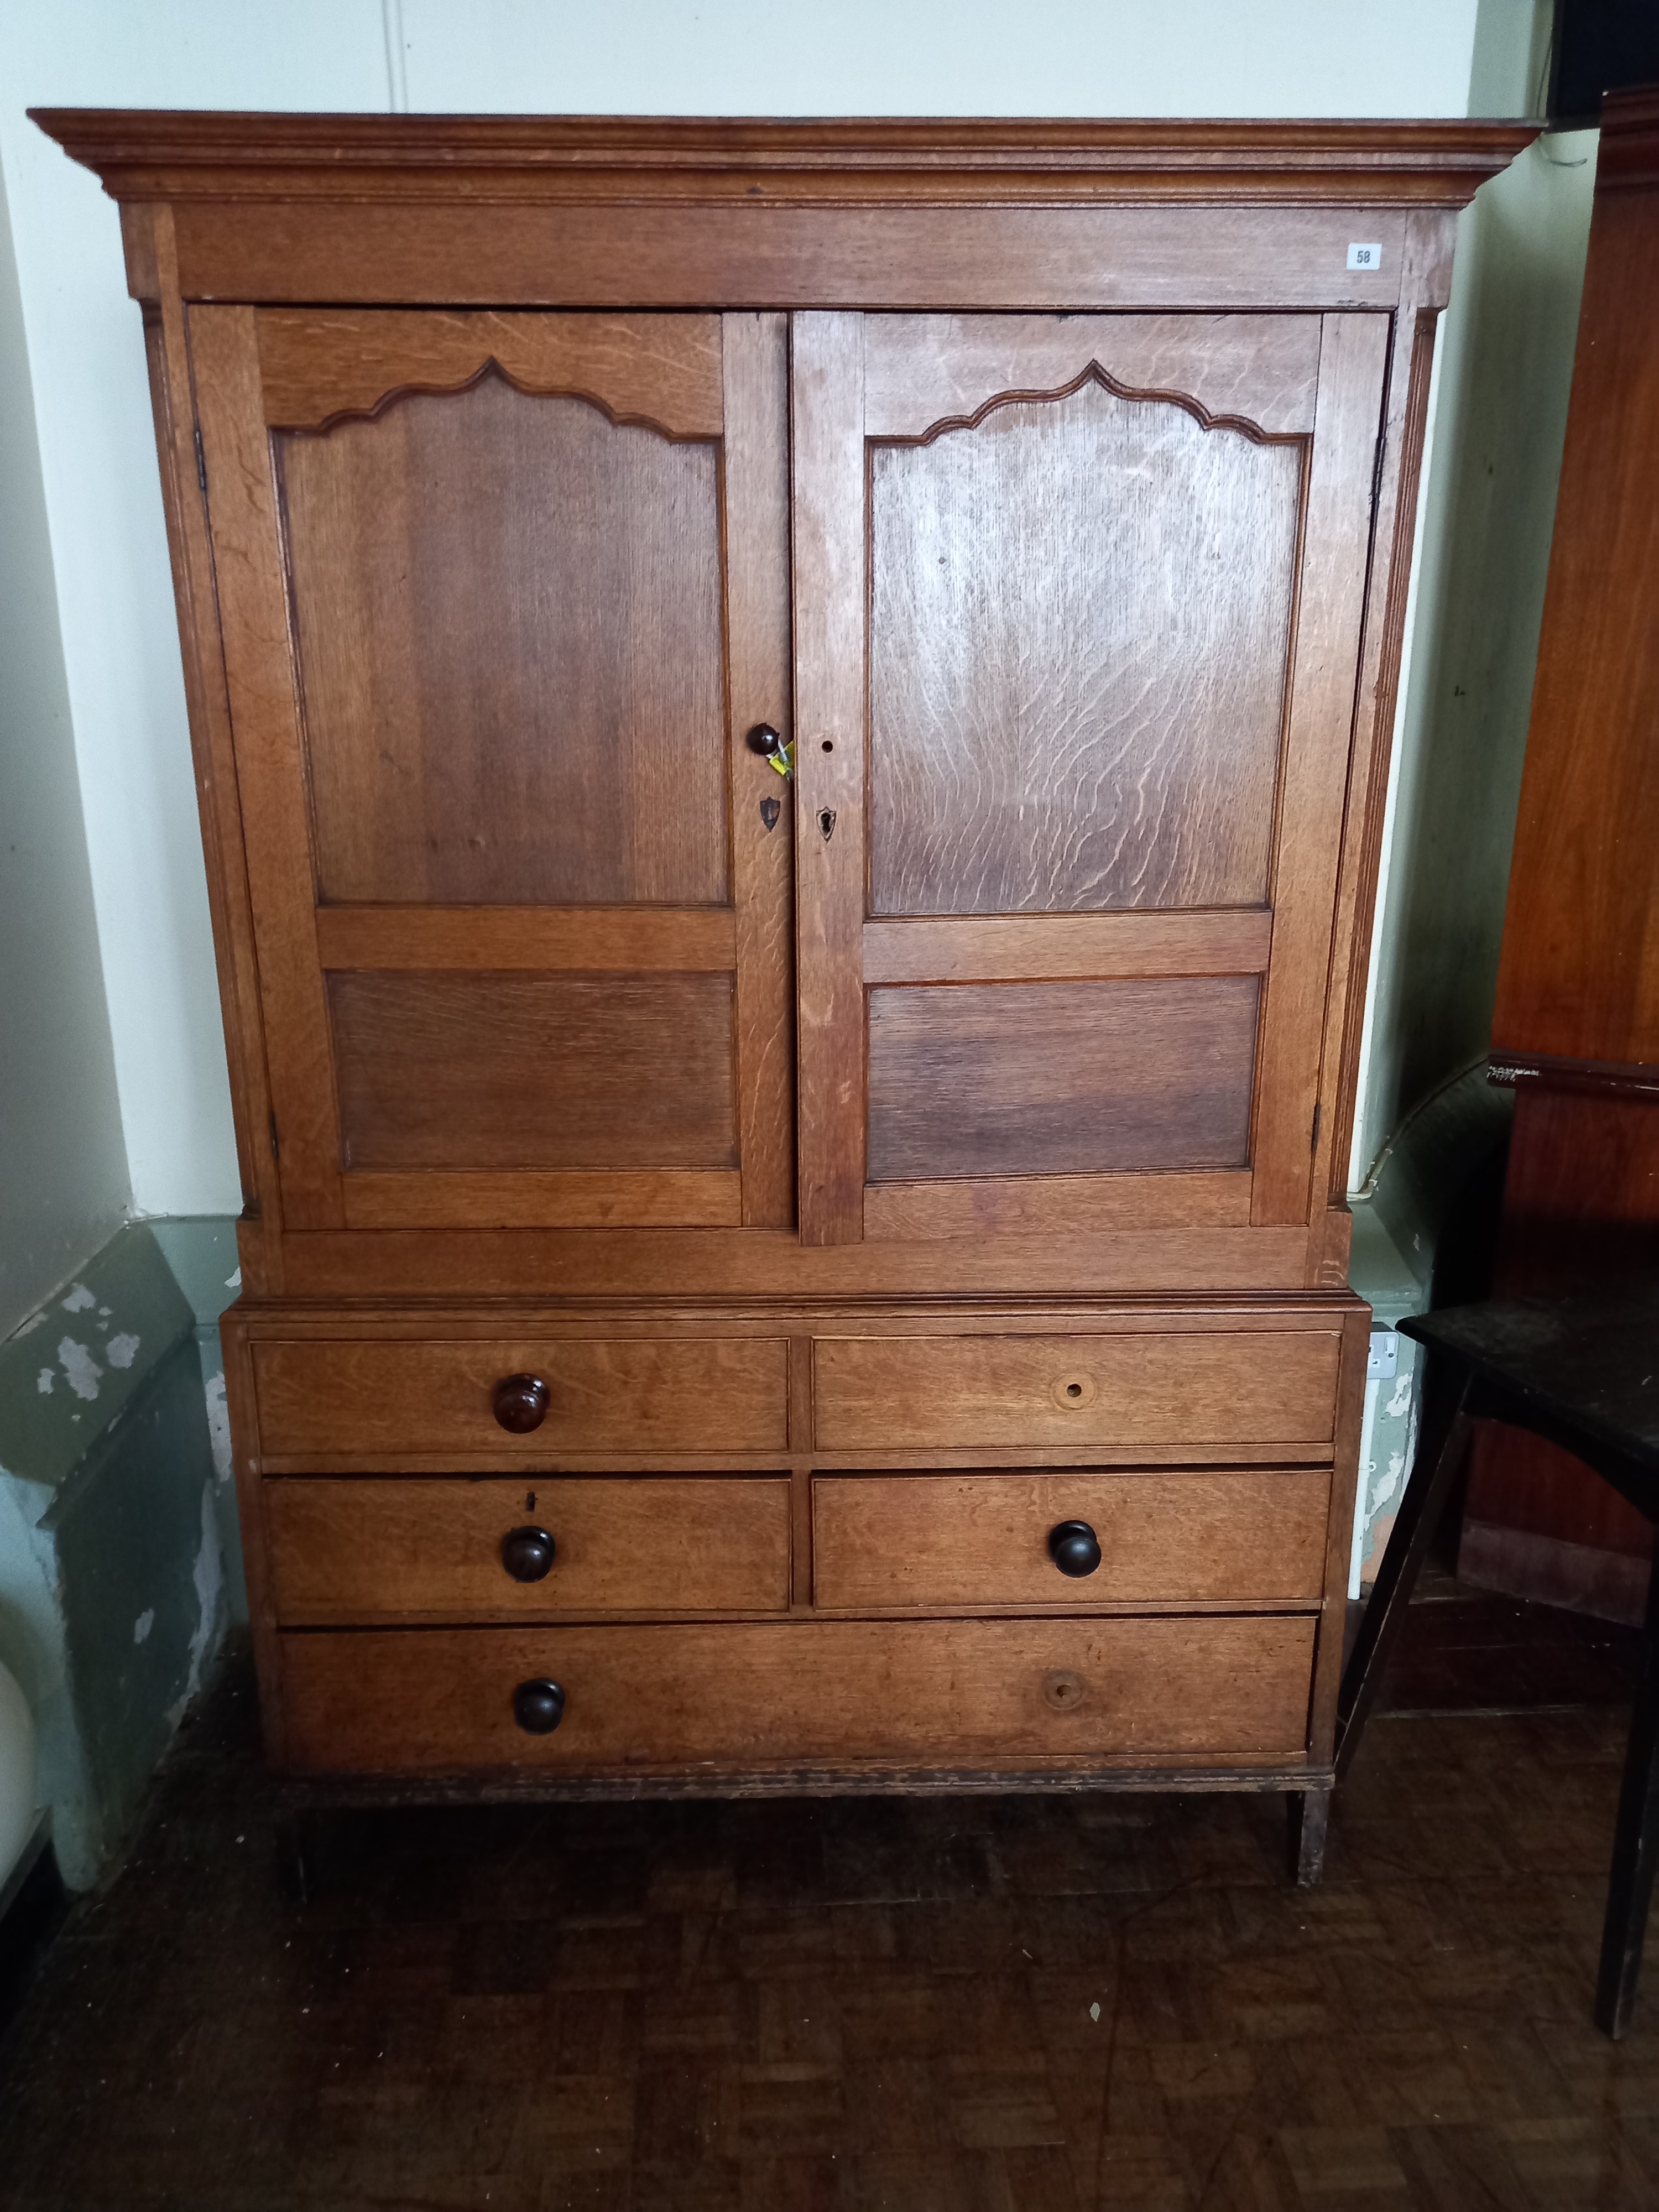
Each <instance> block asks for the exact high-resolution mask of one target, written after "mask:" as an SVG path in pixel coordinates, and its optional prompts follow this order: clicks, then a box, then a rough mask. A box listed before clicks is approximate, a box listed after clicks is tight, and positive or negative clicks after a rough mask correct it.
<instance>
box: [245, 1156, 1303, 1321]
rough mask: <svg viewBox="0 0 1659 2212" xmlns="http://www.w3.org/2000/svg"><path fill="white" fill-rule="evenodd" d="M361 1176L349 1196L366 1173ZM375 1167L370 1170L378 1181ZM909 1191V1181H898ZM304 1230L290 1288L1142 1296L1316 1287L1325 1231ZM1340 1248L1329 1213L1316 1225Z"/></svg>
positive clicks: (403, 1292) (344, 1293)
mask: <svg viewBox="0 0 1659 2212" xmlns="http://www.w3.org/2000/svg"><path fill="white" fill-rule="evenodd" d="M354 1180H356V1178H348V1184H347V1189H348V1202H349V1186H350V1182H352V1181H354ZM364 1180H367V1178H364ZM894 1188H905V1186H894ZM380 1228H381V1229H382V1230H383V1231H385V1232H386V1233H384V1234H380V1235H373V1234H370V1233H369V1232H368V1231H366V1230H365V1231H355V1232H354V1233H353V1234H352V1235H350V1236H341V1235H338V1234H331V1233H320V1234H316V1235H300V1236H294V1235H290V1236H289V1237H286V1238H285V1240H284V1243H283V1268H284V1271H285V1277H286V1281H287V1285H288V1289H289V1291H291V1292H292V1293H293V1294H294V1295H295V1296H296V1297H319V1298H329V1297H358V1298H375V1297H394V1298H398V1297H500V1296H501V1294H502V1292H503V1291H518V1292H521V1293H527V1294H530V1295H532V1296H545V1297H552V1296H556V1295H558V1294H560V1293H562V1292H564V1291H568V1289H569V1287H570V1285H572V1284H573V1283H580V1285H581V1288H582V1291H583V1292H584V1294H585V1295H586V1294H592V1295H593V1296H597V1297H653V1296H655V1295H658V1294H659V1293H660V1294H662V1295H666V1296H673V1295H678V1296H682V1297H708V1298H713V1299H720V1298H723V1297H850V1298H858V1297H935V1296H952V1297H995V1296H999V1295H1010V1296H1017V1297H1018V1296H1029V1297H1054V1296H1062V1297H1064V1296H1085V1297H1086V1296H1091V1295H1101V1296H1112V1297H1115V1296H1123V1295H1133V1296H1139V1295H1140V1294H1141V1293H1143V1292H1155V1293H1156V1292H1166V1291H1168V1292H1173V1291H1180V1292H1194V1291H1198V1292H1204V1293H1206V1294H1211V1295H1213V1296H1217V1297H1225V1296H1226V1295H1227V1294H1229V1293H1230V1292H1232V1291H1263V1292H1282V1291H1301V1290H1303V1289H1304V1288H1305V1287H1306V1286H1307V1285H1308V1275H1309V1267H1310V1251H1311V1250H1312V1249H1313V1232H1310V1229H1309V1227H1308V1225H1306V1224H1296V1223H1291V1224H1282V1225H1278V1226H1267V1227H1257V1226H1255V1225H1251V1226H1249V1227H1244V1226H1239V1227H1225V1226H1218V1225H1215V1224H1213V1223H1206V1224H1205V1225H1203V1226H1201V1227H1188V1228H1176V1229H1170V1228H1164V1227H1153V1228H1146V1227H1127V1226H1125V1227H1120V1228H1112V1229H1099V1228H1090V1229H1087V1230H1085V1231H1081V1232H1079V1231H1069V1232H1056V1231H1053V1230H1044V1231H1041V1232H1038V1233H1035V1234H1029V1235H1006V1236H1003V1235H999V1236H987V1237H977V1238H964V1239H960V1240H952V1239H946V1238H938V1237H929V1238H927V1239H925V1240H917V1241H908V1242H903V1243H888V1242H884V1243H881V1244H880V1245H879V1246H871V1247H870V1248H868V1249H866V1248H865V1247H864V1246H863V1245H862V1244H861V1243H860V1244H854V1245H840V1246H819V1247H816V1248H814V1247H808V1246H803V1245H802V1244H801V1243H800V1242H799V1238H798V1237H795V1236H794V1235H793V1233H792V1232H791V1231H787V1230H768V1229H744V1230H738V1229H737V1228H736V1227H735V1226H733V1228H732V1230H731V1231H729V1232H728V1231H726V1230H720V1229H701V1230H698V1231H696V1233H695V1234H694V1233H692V1232H691V1231H679V1230H674V1229H667V1228H659V1227H647V1228H630V1227H627V1226H622V1225H618V1226H616V1227H610V1228H605V1229H603V1230H600V1229H592V1228H574V1229H559V1228H551V1229H550V1228H541V1227H537V1226H534V1225H526V1226H524V1227H521V1228H514V1227H511V1226H503V1225H501V1224H499V1223H497V1224H495V1225H492V1226H490V1227H489V1228H455V1227H453V1226H452V1227H447V1228H445V1229H444V1230H442V1231H421V1230H419V1229H418V1228H402V1229H395V1230H394V1227H393V1225H392V1223H390V1222H384V1221H383V1222H382V1223H381V1224H380ZM1316 1234H1317V1239H1318V1255H1322V1253H1323V1250H1324V1229H1323V1224H1322V1223H1321V1225H1320V1226H1319V1229H1318V1231H1317V1232H1316Z"/></svg>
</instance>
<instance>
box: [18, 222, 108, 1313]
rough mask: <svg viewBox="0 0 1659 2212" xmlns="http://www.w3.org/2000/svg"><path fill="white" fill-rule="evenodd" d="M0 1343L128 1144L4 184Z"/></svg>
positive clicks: (64, 1252)
mask: <svg viewBox="0 0 1659 2212" xmlns="http://www.w3.org/2000/svg"><path fill="white" fill-rule="evenodd" d="M0 671H3V674H0V1338H4V1337H6V1336H8V1335H9V1334H10V1333H11V1331H12V1330H13V1329H14V1328H15V1327H16V1326H17V1324H18V1322H20V1321H21V1320H22V1318H23V1316H25V1315H26V1314H27V1313H30V1312H32V1311H33V1309H34V1307H35V1306H36V1305H38V1304H40V1300H41V1299H42V1298H43V1297H46V1296H47V1295H49V1293H50V1292H51V1291H54V1290H55V1289H56V1288H57V1287H58V1285H59V1284H60V1283H61V1282H62V1281H63V1280H64V1278H65V1276H67V1275H69V1274H70V1273H72V1271H73V1270H74V1269H75V1268H76V1267H78V1266H79V1265H80V1263H81V1261H82V1260H83V1259H84V1258H85V1257H86V1255H87V1254H88V1252H91V1251H93V1250H94V1249H96V1248H97V1246H99V1245H100V1244H101V1243H103V1242H104V1240H105V1239H106V1237H109V1236H110V1235H111V1234H112V1232H113V1231H115V1230H116V1229H117V1228H118V1226H119V1225H120V1223H121V1221H122V1219H123V1218H124V1216H125V1212H126V1207H127V1201H128V1184H127V1161H126V1151H125V1146H124V1145H123V1142H122V1138H121V1116H120V1109H119V1107H118V1103H117V1099H116V1092H115V1057H114V1054H113V1052H112V1049H111V1045H110V1030H109V1016H108V1013H107V1012H106V1007H105V1000H104V973H103V965H102V963H101V961H100V957H99V951H98V929H97V924H96V921H95V920H94V914H93V902H92V877H91V872H90V870H89V869H88V865H87V840H86V834H85V831H84V830H83V829H82V825H81V788H80V783H79V780H78V778H77V777H76V768H75V744H74V738H73V733H72V732H71V729H70V706H69V689H68V685H67V683H66V681H65V678H64V653H63V647H62V645H61V643H60V642H59V638H58V605H57V599H56V595H55V593H54V592H53V589H52V559H51V547H50V544H49V541H48V537H47V531H46V495H45V493H44V491H43V489H42V487H41V483H40V450H39V447H37V445H36V443H35V437H34V410H33V394H32V392H31V389H30V383H29V368H28V360H27V354H26V351H25V349H24V344H23V325H22V313H21V302H20V301H19V298H18V292H17V275H16V270H15V267H14V266H13V263H12V254H11V233H10V229H9V227H8V225H7V223H6V221H5V193H4V191H3V189H0Z"/></svg>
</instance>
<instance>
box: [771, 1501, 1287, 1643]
mask: <svg viewBox="0 0 1659 2212" xmlns="http://www.w3.org/2000/svg"><path fill="white" fill-rule="evenodd" d="M1330 1489H1331V1478H1330V1471H1329V1469H1328V1468H1293V1469H1284V1470H1280V1469H1278V1468H1248V1469H1245V1470H1243V1471H1239V1472H1234V1471H1231V1470H1229V1471H1225V1472H1223V1471H1218V1470H1214V1469H1205V1470H1203V1471H1195V1472H1193V1473H1181V1474H914V1475H854V1474H837V1475H820V1476H819V1477H818V1478H817V1480H816V1481H815V1482H814V1483H813V1485H812V1594H813V1597H814V1600H815V1601H816V1602H817V1604H819V1605H821V1606H832V1607H848V1606H976V1605H1046V1606H1062V1605H1063V1606H1066V1607H1073V1608H1075V1607H1079V1606H1085V1605H1106V1604H1121V1603H1126V1602H1127V1603H1134V1602H1142V1603H1146V1602H1156V1603H1168V1604H1188V1605H1192V1604H1200V1603H1206V1602H1212V1601H1222V1602H1225V1601H1240V1600H1245V1599H1256V1600H1263V1599H1265V1600H1278V1601H1283V1602H1291V1603H1293V1602H1297V1601H1302V1602H1316V1601H1317V1600H1318V1598H1319V1596H1320V1595H1321V1592H1322V1589H1323V1586H1324V1579H1325V1525H1326V1515H1327V1510H1328V1505H1329V1501H1330ZM1064 1522H1083V1523H1085V1526H1086V1528H1088V1529H1089V1530H1090V1531H1091V1534H1092V1535H1093V1538H1094V1540H1095V1543H1096V1544H1097V1547H1098V1552H1099V1564H1098V1565H1097V1566H1096V1567H1094V1568H1093V1569H1092V1571H1089V1572H1087V1573H1084V1574H1079V1575H1077V1576H1073V1575H1069V1574H1064V1573H1062V1572H1061V1571H1060V1568H1059V1567H1058V1566H1057V1565H1055V1563H1054V1559H1053V1557H1051V1555H1050V1552H1049V1537H1050V1534H1051V1533H1052V1532H1053V1531H1054V1529H1055V1528H1058V1527H1060V1525H1061V1524H1062V1523H1064ZM1079 1553H1080V1556H1079ZM1088 1557H1089V1547H1088V1546H1087V1544H1086V1543H1083V1544H1081V1545H1080V1546H1079V1547H1074V1548H1073V1552H1072V1553H1071V1555H1070V1559H1071V1564H1073V1565H1085V1566H1086V1565H1087V1561H1088Z"/></svg>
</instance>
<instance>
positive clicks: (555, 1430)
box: [253, 1337, 788, 1458]
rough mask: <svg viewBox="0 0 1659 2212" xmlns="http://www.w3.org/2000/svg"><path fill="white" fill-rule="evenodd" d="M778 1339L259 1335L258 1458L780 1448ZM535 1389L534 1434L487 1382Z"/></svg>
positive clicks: (782, 1400) (783, 1392)
mask: <svg viewBox="0 0 1659 2212" xmlns="http://www.w3.org/2000/svg"><path fill="white" fill-rule="evenodd" d="M787 1370H788V1347H787V1344H786V1343H785V1342H784V1341H783V1340H782V1339H781V1338H766V1339H744V1338H732V1337H714V1338H710V1337H651V1338H618V1339H605V1340H600V1339H597V1338H592V1337H567V1338H563V1339H556V1340H548V1339H546V1338H544V1339H542V1340H540V1341H530V1342H524V1341H502V1340H477V1341H470V1340H465V1339H456V1338H450V1339H447V1340H439V1341H435V1342H422V1341H418V1340H408V1339H402V1338H386V1337H381V1338H374V1339H361V1338H359V1339H354V1340H317V1339H310V1340H288V1341H283V1340H275V1341H270V1340H268V1341H264V1342H259V1343H256V1344H255V1345H254V1346H253V1376H254V1388H255V1393H256V1395H257V1398H258V1409H259V1441H260V1443H261V1446H262V1447H263V1449H264V1451H265V1452H266V1453H267V1454H283V1453H289V1454H298V1453H307V1452H317V1453H329V1452H346V1451H363V1452H444V1451H455V1452H489V1453H491V1454H494V1455H497V1456H505V1457H509V1458H510V1457H517V1456H519V1455H532V1454H541V1455H547V1454H549V1453H555V1452H566V1451H593V1452H603V1451H623V1452H627V1451H651V1452H662V1451H781V1450H782V1449H784V1447H785V1443H786V1438H787V1424H788V1414H787V1407H788V1374H787ZM513 1375H528V1376H536V1377H538V1379H539V1380H540V1381H541V1382H542V1383H544V1384H545V1386H546V1391H547V1405H546V1411H545V1413H544V1414H543V1415H542V1417H541V1419H540V1420H539V1422H538V1425H537V1426H536V1427H534V1428H533V1429H529V1430H526V1431H513V1430H511V1429H507V1428H505V1427H503V1426H502V1425H501V1422H500V1421H499V1420H498V1419H497V1418H496V1414H495V1389H496V1386H497V1385H498V1384H499V1383H501V1382H502V1381H503V1380H504V1379H505V1378H506V1377H507V1376H513Z"/></svg>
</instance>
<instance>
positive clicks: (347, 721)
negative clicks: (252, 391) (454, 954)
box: [275, 373, 727, 906]
mask: <svg viewBox="0 0 1659 2212" xmlns="http://www.w3.org/2000/svg"><path fill="white" fill-rule="evenodd" d="M275 443H276V452H277V455H278V466H279V475H280V479H281V483H282V486H283V505H284V523H285V528H286V533H287V544H288V556H289V576H290V580H291V586H292V590H293V595H294V605H295V628H296V632H297V655H298V660H299V665H300V670H301V684H302V688H303V692H304V699H305V724H306V737H307V768H308V774H309V779H310V787H311V804H312V823H313V838H314V841H315V849H316V872H317V884H318V889H319V896H321V898H322V899H324V900H325V901H341V902H386V901H404V902H416V903H420V902H438V903H452V904H453V903H465V902H476V903H493V902H500V903H502V904H507V905H514V906H526V905H542V904H546V905H582V904H599V903H606V902H631V901H644V902H656V903H659V904H665V905H681V906H684V905H696V904H715V905H718V904H721V903H724V902H725V901H726V896H727V890H726V886H727V869H726V773H725V769H726V763H725V751H726V744H725V714H724V697H723V693H724V673H725V671H724V665H723V664H724V650H723V640H722V610H721V578H720V513H719V487H718V483H717V477H718V448H717V447H716V445H715V444H714V441H693V442H689V443H674V442H672V441H669V440H667V439H665V438H664V437H662V436H661V435H659V433H658V432H656V431H655V430H651V429H645V428H637V427H629V426H627V425H623V426H621V427H618V426H617V425H615V424H613V423H612V422H610V421H609V420H608V419H607V417H606V416H605V414H604V413H602V412H601V411H600V410H599V408H597V407H595V406H594V405H592V404H591V403H590V402H589V401H587V400H586V399H580V398H567V397H559V396H553V397H526V395H525V394H523V393H521V392H518V391H516V390H515V389H514V388H513V386H511V385H510V384H508V383H507V382H506V381H504V380H503V379H502V378H501V376H500V375H497V374H494V373H491V374H486V375H485V376H484V377H483V379H482V380H481V381H479V382H477V383H475V384H474V385H472V386H471V387H469V388H468V389H466V390H465V391H462V392H454V393H449V394H443V395H437V396H434V395H428V394H422V393H416V394H415V395H413V396H411V397H410V398H402V399H398V401H396V403H395V404H392V405H391V406H390V407H388V408H387V409H386V411H385V412H384V413H383V414H381V415H380V416H377V417H375V418H373V419H362V418H356V419H346V420H344V421H342V422H339V423H337V426H336V427H335V428H332V429H331V430H329V431H328V432H327V433H326V434H325V435H316V436H313V435H297V434H291V433H284V434H282V435H279V436H278V437H277V438H276V441H275Z"/></svg>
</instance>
